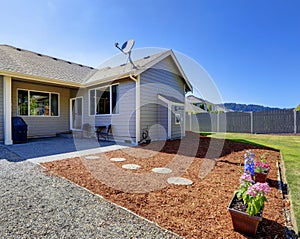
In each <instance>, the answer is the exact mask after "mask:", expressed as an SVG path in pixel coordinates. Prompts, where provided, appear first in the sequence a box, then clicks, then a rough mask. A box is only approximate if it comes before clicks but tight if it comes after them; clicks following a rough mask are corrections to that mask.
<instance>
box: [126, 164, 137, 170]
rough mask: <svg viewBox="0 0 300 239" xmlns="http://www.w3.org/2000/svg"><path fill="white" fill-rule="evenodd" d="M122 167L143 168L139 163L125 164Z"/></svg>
mask: <svg viewBox="0 0 300 239" xmlns="http://www.w3.org/2000/svg"><path fill="white" fill-rule="evenodd" d="M122 168H125V169H131V170H138V169H140V168H141V166H140V165H138V164H124V165H123V166H122Z"/></svg>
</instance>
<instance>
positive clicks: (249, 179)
mask: <svg viewBox="0 0 300 239" xmlns="http://www.w3.org/2000/svg"><path fill="white" fill-rule="evenodd" d="M245 182H248V183H251V184H252V183H254V181H253V179H252V177H251V175H250V174H247V173H243V175H242V176H241V177H240V183H241V184H242V183H245Z"/></svg>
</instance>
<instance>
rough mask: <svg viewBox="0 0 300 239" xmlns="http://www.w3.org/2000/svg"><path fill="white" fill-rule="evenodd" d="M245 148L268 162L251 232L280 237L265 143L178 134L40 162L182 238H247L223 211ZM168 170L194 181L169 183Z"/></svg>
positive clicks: (278, 202) (270, 155)
mask: <svg viewBox="0 0 300 239" xmlns="http://www.w3.org/2000/svg"><path fill="white" fill-rule="evenodd" d="M223 143H224V147H223ZM211 145H213V147H211ZM217 147H219V149H218V148H217ZM246 149H251V150H252V151H253V152H254V153H255V154H256V155H262V154H263V153H267V161H268V162H269V163H270V164H271V167H272V168H271V171H270V173H269V175H268V179H267V181H268V183H269V185H270V186H271V192H270V194H269V196H268V202H267V203H266V205H265V209H264V212H263V217H264V218H263V221H262V222H261V223H260V224H259V228H258V233H257V236H256V238H284V217H283V208H282V204H283V201H282V193H281V191H280V190H279V189H278V181H277V176H278V175H277V168H276V162H277V161H279V160H280V155H279V152H277V151H274V150H271V149H268V148H264V147H260V146H252V145H248V144H243V143H237V142H233V141H225V142H223V141H222V140H217V139H210V138H207V137H199V136H198V135H196V134H189V135H187V137H186V138H185V139H184V140H172V141H167V142H166V143H162V142H155V143H151V144H150V145H147V146H140V147H135V148H129V149H123V150H117V151H112V152H107V153H103V154H98V155H97V156H100V159H95V160H86V159H85V158H84V157H82V158H79V157H77V158H71V159H66V160H61V161H56V162H50V163H43V166H44V167H45V168H46V169H47V171H48V172H51V173H54V174H55V175H59V176H62V177H65V178H67V179H69V180H71V181H73V182H75V183H76V184H78V185H81V186H83V187H85V188H87V189H89V190H91V191H92V192H94V193H96V194H99V195H102V196H103V197H105V198H106V199H108V200H109V201H112V202H114V203H116V204H119V205H121V206H123V207H126V208H128V209H129V210H131V211H133V212H135V213H137V214H138V215H141V216H142V217H145V218H147V219H149V220H151V221H153V222H155V223H157V224H158V225H160V226H162V227H164V228H166V229H168V230H171V231H173V232H175V233H177V234H179V235H181V236H183V237H185V238H247V237H245V236H244V235H242V234H240V233H237V232H234V231H233V228H232V223H231V218H230V215H229V213H228V211H227V207H228V204H229V202H230V200H231V198H232V196H233V192H234V190H235V189H236V188H237V186H238V184H239V177H240V175H241V174H242V167H241V165H240V164H241V163H242V162H243V155H244V153H245V150H246ZM110 158H126V161H125V162H111V161H110ZM131 163H133V164H138V165H140V166H141V169H139V170H134V171H131V170H126V169H122V165H123V164H131ZM156 167H167V168H170V169H171V170H172V173H170V174H157V173H154V172H152V171H151V169H153V168H156ZM211 169H212V170H211ZM173 176H182V177H185V178H187V179H190V180H192V181H193V182H194V183H193V184H192V185H191V186H178V185H169V184H168V183H167V182H166V181H167V178H169V177H173Z"/></svg>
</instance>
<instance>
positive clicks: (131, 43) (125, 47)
mask: <svg viewBox="0 0 300 239" xmlns="http://www.w3.org/2000/svg"><path fill="white" fill-rule="evenodd" d="M115 46H116V47H117V48H118V49H119V50H120V51H122V52H123V53H124V54H128V53H130V52H131V49H132V48H133V46H134V40H128V41H126V42H125V43H124V44H123V45H122V47H121V48H120V47H119V43H116V44H115Z"/></svg>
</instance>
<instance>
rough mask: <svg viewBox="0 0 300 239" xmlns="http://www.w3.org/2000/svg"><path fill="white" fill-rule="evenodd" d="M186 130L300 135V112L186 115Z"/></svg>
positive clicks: (269, 111)
mask: <svg viewBox="0 0 300 239" xmlns="http://www.w3.org/2000/svg"><path fill="white" fill-rule="evenodd" d="M185 122H186V125H185V126H186V130H187V131H196V132H197V131H200V132H201V131H202V132H236V133H260V134H270V133H275V134H276V133H300V111H298V112H296V111H294V110H268V111H262V112H249V113H244V112H227V113H199V114H188V113H187V114H186V119H185Z"/></svg>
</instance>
